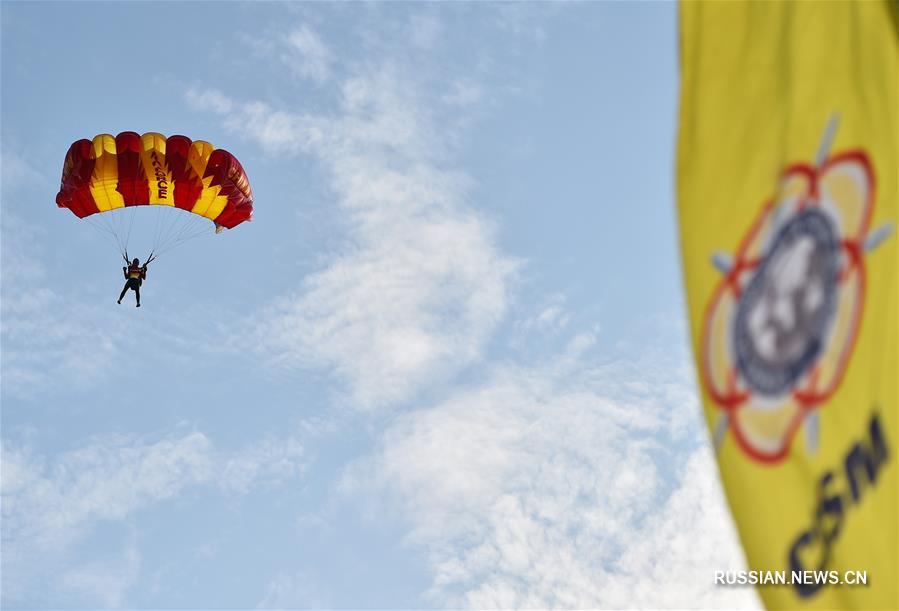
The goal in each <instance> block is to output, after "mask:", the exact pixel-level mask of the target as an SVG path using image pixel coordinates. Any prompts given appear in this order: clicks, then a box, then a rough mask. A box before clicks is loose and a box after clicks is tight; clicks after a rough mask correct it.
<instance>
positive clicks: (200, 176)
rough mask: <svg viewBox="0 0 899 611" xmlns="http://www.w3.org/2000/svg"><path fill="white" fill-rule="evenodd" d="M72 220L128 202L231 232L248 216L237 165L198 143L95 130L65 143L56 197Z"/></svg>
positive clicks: (248, 199)
mask: <svg viewBox="0 0 899 611" xmlns="http://www.w3.org/2000/svg"><path fill="white" fill-rule="evenodd" d="M56 203H57V205H59V207H60V208H68V209H69V210H71V211H72V212H73V213H74V214H75V215H76V216H77V217H79V218H85V217H88V216H90V215H92V214H97V213H106V212H110V211H114V210H117V209H120V208H125V207H131V206H146V205H153V206H170V207H172V208H179V209H181V210H183V211H185V212H189V213H192V214H195V215H199V216H201V217H205V218H207V219H209V220H211V221H212V222H214V223H215V227H216V232H219V231H221V229H222V228H226V229H232V228H234V227H236V226H237V225H239V224H240V223H242V222H244V221H248V220H250V219H251V218H252V215H253V192H252V190H251V189H250V181H249V180H248V179H247V175H246V172H244V169H243V167H242V166H241V165H240V162H239V161H237V159H236V158H235V157H234V156H233V155H232V154H231V153H229V152H228V151H225V150H223V149H217V148H215V147H213V146H212V145H211V144H210V143H208V142H204V141H202V140H196V141H191V140H190V138H187V137H186V136H170V137H168V138H166V137H165V136H163V135H162V134H159V133H155V132H148V133H146V134H144V135H142V136H141V135H139V134H137V133H135V132H122V133H120V134H119V135H118V136H112V135H110V134H100V135H99V136H96V137H95V138H94V139H93V140H78V141H77V142H75V143H73V144H72V146H71V147H69V152H68V154H67V155H66V160H65V164H64V165H63V169H62V184H61V186H60V189H59V193H58V194H57V195H56Z"/></svg>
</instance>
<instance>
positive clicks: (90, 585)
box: [60, 537, 141, 609]
mask: <svg viewBox="0 0 899 611" xmlns="http://www.w3.org/2000/svg"><path fill="white" fill-rule="evenodd" d="M140 565H141V555H140V552H139V551H138V548H137V543H136V541H135V540H134V538H133V537H132V539H131V540H130V541H129V543H128V545H127V547H126V548H125V550H124V551H123V553H122V554H121V556H120V557H118V558H115V559H112V560H106V561H101V562H91V563H89V564H86V565H83V566H78V567H75V568H72V569H68V570H66V571H65V572H64V573H63V574H62V575H61V577H60V581H61V584H62V586H63V587H64V588H65V589H67V590H71V591H73V592H75V593H77V594H80V595H81V596H83V597H85V598H86V599H87V600H91V601H98V602H99V604H100V605H101V606H103V607H105V608H107V609H112V608H120V607H122V606H123V603H124V599H125V595H126V594H127V593H128V590H130V589H131V588H132V587H134V585H136V584H137V579H138V576H139V574H140Z"/></svg>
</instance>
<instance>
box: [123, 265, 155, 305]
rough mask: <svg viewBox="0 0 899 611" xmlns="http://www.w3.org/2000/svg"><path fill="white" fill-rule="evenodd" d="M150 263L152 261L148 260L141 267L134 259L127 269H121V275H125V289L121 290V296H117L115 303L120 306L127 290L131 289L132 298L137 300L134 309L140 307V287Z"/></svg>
mask: <svg viewBox="0 0 899 611" xmlns="http://www.w3.org/2000/svg"><path fill="white" fill-rule="evenodd" d="M126 261H127V259H126ZM150 261H152V259H150V260H148V261H147V262H146V263H145V264H144V265H141V264H140V259H138V258H136V257H135V259H134V260H133V261H132V262H131V263H130V264H129V265H128V267H123V268H122V273H123V274H124V275H125V288H123V289H122V294H121V295H119V300H118V302H117V303H119V304H121V303H122V299H123V298H124V297H125V293H127V292H128V289H131V290H132V291H134V297H135V299H136V300H137V304H136V306H135V307H138V308H139V307H140V285H141V284H143V282H144V279H146V277H147V266H148V265H149V264H150Z"/></svg>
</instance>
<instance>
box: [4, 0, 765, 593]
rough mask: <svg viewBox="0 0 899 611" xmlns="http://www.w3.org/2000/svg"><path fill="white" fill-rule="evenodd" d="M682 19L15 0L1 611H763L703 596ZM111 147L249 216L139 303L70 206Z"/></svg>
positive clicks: (422, 7) (730, 552)
mask: <svg viewBox="0 0 899 611" xmlns="http://www.w3.org/2000/svg"><path fill="white" fill-rule="evenodd" d="M676 26H677V24H676V5H675V4H673V3H630V4H625V3H611V2H610V3H591V4H565V5H556V4H481V3H478V4H475V3H471V4H468V3H465V4H463V3H459V4H450V3H432V4H405V3H390V4H330V3H310V4H275V3H252V4H241V3H223V4H216V3H164V4H150V3H118V4H113V3H96V4H91V3H58V4H57V3H14V2H4V3H3V4H2V218H0V220H2V312H0V313H2V341H3V349H2V379H3V386H2V441H3V462H2V469H3V471H2V484H3V497H2V498H3V526H2V535H3V550H2V569H3V578H2V579H3V582H2V586H3V587H2V603H3V606H4V607H5V608H50V607H52V608H96V607H128V608H143V607H153V608H199V607H202V608H219V607H227V608H256V607H259V608H301V607H317V608H334V607H354V608H372V607H376V608H423V607H427V608H438V607H454V608H458V607H473V608H474V607H477V608H487V607H512V606H517V607H520V606H529V607H548V606H556V607H559V606H561V607H631V606H643V607H645V606H650V607H684V606H690V607H693V606H702V607H722V606H726V607H731V608H733V607H754V606H756V605H757V602H756V599H755V595H754V593H752V592H751V591H749V590H738V589H733V588H715V587H714V585H713V579H714V571H715V570H729V569H736V568H740V567H741V566H742V565H743V562H744V561H743V558H742V553H741V551H740V549H739V546H738V544H737V542H736V539H735V535H734V532H733V527H732V525H731V521H730V517H729V515H728V514H727V511H726V509H725V505H724V502H723V499H722V496H721V491H720V487H719V484H718V482H717V476H716V472H715V467H714V461H713V457H712V456H711V454H710V452H709V450H708V449H707V437H706V433H705V430H704V429H703V427H702V423H701V420H700V412H699V407H698V403H697V399H696V395H695V392H694V387H693V373H692V365H691V362H690V360H689V356H688V350H687V345H686V333H685V324H684V320H683V318H684V314H683V305H682V300H683V296H682V292H681V285H680V271H679V260H678V251H677V244H676V219H675V208H674V199H673V192H674V189H673V187H674V183H673V181H674V177H673V169H674V162H675V160H674V150H675V136H676V123H675V121H676V104H677V86H678V83H677V55H676V32H677V28H676ZM126 130H131V131H137V132H146V131H158V132H161V133H164V134H167V135H171V134H175V133H182V134H185V135H187V136H189V137H192V138H195V139H205V140H209V141H211V142H213V143H214V144H215V145H216V146H218V147H222V148H226V149H228V150H230V151H231V152H232V153H234V154H235V155H236V156H237V157H238V158H239V159H240V160H241V162H242V163H243V165H244V167H245V169H246V171H247V173H248V175H249V177H250V180H251V183H252V186H253V190H254V194H255V215H254V216H255V218H254V220H253V222H252V223H248V224H244V225H242V226H240V227H238V228H236V229H235V230H233V231H228V232H225V233H223V234H221V235H217V236H211V235H210V236H206V237H203V238H200V239H197V240H193V241H191V242H188V243H186V244H184V245H183V246H181V247H180V248H178V249H177V250H173V251H171V252H170V253H167V254H166V255H164V256H163V257H162V258H160V260H159V261H158V262H156V263H155V264H153V265H152V266H151V269H150V274H149V278H148V280H147V282H146V283H145V285H144V287H143V289H142V301H143V307H141V308H140V309H139V310H137V309H135V308H134V307H133V305H132V301H131V300H132V297H131V296H130V295H129V296H128V297H126V300H125V303H124V305H122V306H118V305H116V303H115V299H116V297H117V295H118V292H119V290H120V288H121V284H122V280H121V275H120V259H119V255H118V253H117V252H116V250H115V248H114V247H113V246H112V245H111V244H110V243H109V242H108V241H106V240H104V239H103V236H102V235H101V234H99V233H97V232H96V231H94V230H93V228H92V227H90V225H88V224H86V223H84V222H81V221H79V220H78V219H76V218H75V217H74V216H73V215H72V214H70V213H69V212H68V211H65V210H60V209H58V208H57V207H56V206H55V204H54V197H55V194H56V191H57V189H58V181H59V175H60V172H61V167H62V161H63V158H64V155H65V153H66V150H67V148H68V146H69V144H70V143H71V142H73V141H74V140H77V139H79V138H85V137H87V138H91V137H93V136H94V135H95V134H99V133H112V134H115V133H118V132H120V131H126ZM139 212H143V211H139ZM135 218H136V221H135V222H136V224H137V225H138V226H139V227H138V229H137V231H136V233H135V235H133V236H132V239H131V246H132V250H133V251H139V252H141V253H142V252H143V250H145V249H146V244H147V243H148V242H147V240H148V232H150V231H151V230H150V229H148V227H149V225H150V223H151V221H150V219H152V218H153V217H151V216H147V219H146V221H145V222H143V225H142V226H141V223H142V221H143V219H142V218H140V217H137V216H136V217H135ZM142 240H143V243H142Z"/></svg>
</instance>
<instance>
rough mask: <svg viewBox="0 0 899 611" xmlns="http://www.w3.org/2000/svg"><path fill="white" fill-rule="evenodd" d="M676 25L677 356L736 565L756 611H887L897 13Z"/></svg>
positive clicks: (896, 588)
mask: <svg viewBox="0 0 899 611" xmlns="http://www.w3.org/2000/svg"><path fill="white" fill-rule="evenodd" d="M680 12H681V78H682V85H681V107H680V134H679V149H678V156H679V159H678V199H679V203H678V208H679V215H680V234H681V248H682V252H683V262H684V277H685V283H686V288H687V296H688V303H689V312H690V324H691V339H692V342H693V348H694V355H695V360H696V368H697V372H698V379H699V381H700V384H701V387H702V398H703V408H704V413H705V417H706V420H707V422H708V425H709V429H710V431H711V432H712V438H713V440H714V443H715V446H716V452H717V457H718V465H719V468H720V472H721V477H722V480H723V483H724V487H725V491H726V494H727V497H728V500H729V501H730V505H731V509H732V511H733V515H734V518H735V520H736V523H737V526H738V528H739V531H740V537H741V540H742V542H743V546H744V549H745V551H746V556H747V560H748V563H749V568H750V569H751V570H753V571H759V573H754V574H753V575H754V578H755V579H757V580H758V581H761V582H763V583H762V585H759V586H758V589H759V593H760V594H761V596H762V599H763V600H764V602H765V604H766V605H767V606H768V607H769V608H773V609H782V608H791V609H792V608H803V609H804V608H809V609H842V608H856V609H899V585H897V584H899V566H897V550H899V534H897V530H899V529H897V524H899V514H897V494H899V488H897V481H899V469H897V461H899V439H897V431H899V421H897V396H899V361H897V350H899V326H897V319H899V301H897V284H899V249H897V243H899V236H897V231H896V230H897V220H899V203H897V202H899V191H897V176H899V150H897V149H899V122H897V117H899V96H897V89H899V34H897V32H899V25H897V24H899V18H897V5H896V2H894V1H892V0H877V1H870V2H848V1H847V2H683V3H682V4H681V7H680ZM728 568H729V567H721V569H722V570H727V569H728ZM769 571H770V573H769ZM713 578H714V577H713V576H710V579H713ZM750 579H751V578H750ZM771 581H774V583H771ZM859 582H866V584H863V583H859ZM722 587H726V586H722ZM734 587H738V586H734Z"/></svg>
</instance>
